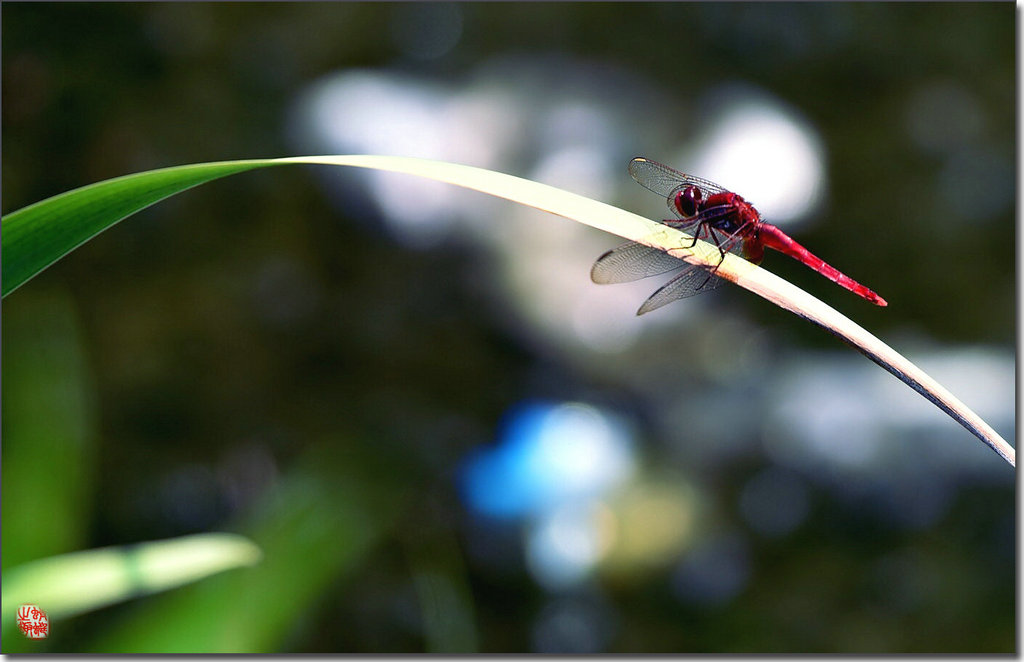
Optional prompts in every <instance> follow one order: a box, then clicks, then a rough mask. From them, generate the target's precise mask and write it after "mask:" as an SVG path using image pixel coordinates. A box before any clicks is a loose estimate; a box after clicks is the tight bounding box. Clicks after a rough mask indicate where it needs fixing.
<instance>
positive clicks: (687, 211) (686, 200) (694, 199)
mask: <svg viewBox="0 0 1024 662" xmlns="http://www.w3.org/2000/svg"><path fill="white" fill-rule="evenodd" d="M703 197H704V196H703V194H702V193H701V192H700V189H699V188H697V187H696V186H687V187H686V188H684V189H683V190H682V191H680V192H679V193H676V208H677V209H678V210H679V213H680V214H682V215H683V216H693V215H694V214H696V213H697V210H698V208H699V207H700V203H701V201H702V199H703Z"/></svg>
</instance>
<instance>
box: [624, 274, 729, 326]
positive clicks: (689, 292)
mask: <svg viewBox="0 0 1024 662" xmlns="http://www.w3.org/2000/svg"><path fill="white" fill-rule="evenodd" d="M713 272H714V269H713V268H710V267H700V266H697V265H693V264H687V269H686V270H684V271H683V272H682V273H680V274H679V275H678V276H676V277H675V278H673V279H672V280H670V281H669V282H667V283H665V284H664V285H663V286H661V287H660V288H659V289H658V290H657V291H655V293H654V294H652V295H651V296H650V297H648V298H647V301H644V304H643V305H642V306H640V309H639V310H637V311H636V314H637V315H643V314H644V313H649V312H651V311H652V310H657V309H658V308H661V307H662V306H664V305H666V304H669V303H672V302H673V301H678V300H679V299H685V298H686V297H692V296H693V295H695V294H702V293H704V292H707V291H709V290H713V289H715V288H716V287H718V286H719V285H721V284H722V279H721V278H719V277H718V276H715V275H714V273H713Z"/></svg>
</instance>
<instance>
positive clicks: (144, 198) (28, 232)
mask: <svg viewBox="0 0 1024 662" xmlns="http://www.w3.org/2000/svg"><path fill="white" fill-rule="evenodd" d="M289 163H292V164H307V165H341V166H354V167H359V168H375V169H380V170H388V171H391V172H400V173H406V174H410V175H416V176H419V177H426V178H429V179H434V180H437V181H442V182H447V183H450V184H455V185H458V186H463V187H465V188H470V189H475V190H477V191H481V192H483V193H489V194H491V195H495V196H498V197H501V198H505V199H507V200H511V201H513V202H518V203H520V204H524V205H528V206H530V207H535V208H537V209H541V210H544V211H548V212H551V213H553V214H557V215H559V216H564V217H566V218H569V219H572V220H575V221H579V222H580V223H585V224H587V225H590V226H592V227H595V228H597V229H600V230H604V231H606V232H610V233H612V234H617V235H619V236H620V237H624V238H626V239H630V240H632V241H637V242H640V243H643V244H647V245H648V246H655V247H657V248H659V249H661V250H664V251H665V252H667V253H670V254H671V255H674V256H676V257H678V258H680V259H682V260H685V261H687V262H690V263H692V264H701V265H705V266H714V265H716V264H718V262H719V259H720V253H719V251H718V249H717V248H715V247H714V246H712V245H710V244H708V243H706V242H700V241H699V242H697V243H696V245H695V246H693V247H692V248H680V247H681V246H689V244H690V242H691V241H692V238H691V237H689V236H688V235H686V234H684V233H682V232H679V231H678V230H674V229H672V228H670V227H668V226H665V225H662V224H660V223H656V222H654V221H651V220H648V219H646V218H643V217H641V216H637V215H636V214H632V213H630V212H627V211H623V210H622V209H618V208H616V207H612V206H611V205H607V204H604V203H602V202H598V201H596V200H591V199H590V198H586V197H583V196H580V195H576V194H574V193H570V192H568V191H563V190H561V189H557V188H555V187H553V186H548V185H546V184H541V183H539V182H534V181H530V180H526V179H522V178H520V177H514V176H512V175H506V174H502V173H498V172H493V171H490V170H484V169H482V168H474V167H472V166H465V165H459V164H455V163H446V162H442V161H431V160H427V159H414V158H408V157H397V156H375V155H349V156H301V157H291V158H284V159H265V160H252V161H228V162H220V163H206V164H198V165H192V166H179V167H177V168H166V169H163V170H154V171H150V172H145V173H140V174H137V175H128V176H127V177H120V178H118V179H112V180H107V181H105V182H99V183H97V184H93V185H91V186H86V187H84V188H80V189H76V190H74V191H70V192H68V193H64V194H62V195H59V196H56V197H53V198H49V199H47V200H44V201H42V202H39V203H36V204H34V205H31V206H29V207H26V208H24V209H22V210H19V211H17V212H14V213H12V214H9V215H7V216H5V217H4V219H3V230H4V243H3V294H4V296H6V295H7V294H8V293H9V292H12V291H13V290H14V289H16V288H17V287H18V286H20V285H22V284H23V283H24V282H25V281H27V280H28V279H30V278H31V277H32V276H34V275H35V274H37V273H39V272H40V271H42V270H43V269H44V268H46V267H47V266H49V265H50V264H52V263H53V262H55V261H56V260H58V259H59V258H60V257H61V256H63V255H65V254H66V253H67V252H69V251H71V250H73V249H74V248H75V247H77V246H79V245H80V244H82V243H84V242H85V241H87V240H88V239H89V238H91V237H93V236H95V235H96V234H99V233H100V232H102V231H103V230H105V229H106V228H108V227H110V226H111V225H113V224H114V223H117V222H118V221H120V220H121V219H123V218H125V217H126V216H128V215H130V214H132V213H134V212H136V211H138V210H140V209H143V208H144V207H146V206H148V205H150V204H153V203H154V202H157V201H158V200H161V199H163V198H166V197H168V196H170V195H173V194H174V193H176V192H178V191H183V190H185V189H187V188H191V187H193V186H196V185H198V184H201V183H203V182H206V181H210V180H212V179H216V178H217V177H223V176H226V175H230V174H234V173H238V172H244V171H246V170H252V169H254V168H261V167H268V166H277V165H284V164H289ZM121 198H124V199H121ZM715 273H716V275H717V276H719V277H720V278H724V279H726V280H729V281H732V282H734V283H736V284H737V285H739V286H740V287H744V288H746V289H748V290H750V291H751V292H754V293H755V294H758V295H760V296H762V297H764V298H766V299H768V300H769V301H772V302H773V303H775V304H776V305H778V306H780V307H782V308H785V309H786V310H789V311H791V312H793V313H796V314H797V315H799V316H801V317H803V318H804V319H807V320H809V321H811V322H814V323H815V324H818V325H820V326H822V327H824V328H825V329H827V330H828V331H829V332H831V333H833V334H834V335H836V336H838V337H839V338H841V339H842V340H844V341H845V342H847V343H849V344H850V345H853V346H854V347H855V348H856V349H857V350H858V351H860V352H862V353H863V354H865V355H866V356H868V358H870V359H871V360H872V361H874V362H875V363H877V364H878V365H880V366H882V367H883V368H885V369H886V370H888V371H889V372H890V373H892V374H893V375H895V376H896V377H897V378H898V379H900V380H901V381H903V382H904V383H906V384H908V385H909V386H910V387H911V388H913V389H914V390H915V391H917V392H918V393H920V394H922V395H923V396H925V397H926V398H927V399H928V400H930V401H931V402H932V403H933V404H935V405H936V406H937V407H939V409H941V410H942V411H944V412H946V414H948V415H949V416H951V417H952V418H953V419H954V420H956V421H957V422H958V423H960V424H961V425H963V426H964V427H965V428H967V429H968V430H969V431H970V432H971V433H972V434H974V435H975V436H977V437H978V438H979V439H981V440H982V441H983V442H984V443H985V444H987V445H988V446H989V447H990V448H992V449H993V450H994V451H995V452H996V453H998V454H999V455H1000V456H1001V457H1002V458H1003V459H1004V460H1006V461H1007V462H1009V463H1010V464H1011V465H1015V462H1016V459H1015V451H1014V449H1013V447H1012V446H1010V445H1009V444H1008V443H1007V442H1006V441H1005V440H1004V439H1003V438H1002V437H1000V436H999V435H998V434H997V433H996V432H995V430H993V429H992V428H991V427H990V426H989V425H988V424H986V423H985V422H984V421H983V420H982V419H981V418H980V417H979V416H978V415H977V414H975V413H974V412H973V411H971V410H970V409H969V408H968V407H967V406H966V405H965V404H964V403H962V402H961V401H960V400H958V399H957V398H956V397H955V396H953V394H952V393H950V392H949V391H948V390H946V389H945V388H943V387H942V386H941V385H940V384H938V383H937V382H935V380H933V379H931V378H930V377H929V376H928V375H927V374H925V372H924V371H922V370H921V369H920V368H918V367H917V366H915V365H914V364H913V363H911V362H910V361H908V360H907V359H906V358H904V357H903V356H902V355H900V354H899V353H898V352H896V351H895V350H893V349H892V348H891V347H889V346H888V345H886V344H885V343H883V342H882V341H881V340H879V339H878V338H875V337H874V336H873V335H871V334H870V333H868V332H867V331H866V330H865V329H863V328H862V327H861V326H859V325H857V324H855V323H854V322H853V321H851V320H850V319H848V318H847V317H845V316H843V315H842V314H840V313H839V312H838V311H836V310H834V309H833V308H831V307H829V306H827V305H826V304H824V303H823V302H821V301H819V300H818V299H816V298H814V297H812V296H811V295H810V294H807V293H806V292H804V291H803V290H801V289H799V288H797V287H796V286H794V285H792V284H791V283H788V282H787V281H784V280H782V279H781V278H779V277H777V276H775V275H774V274H772V273H770V272H768V271H766V270H764V269H762V268H760V267H758V266H756V265H754V264H752V263H750V262H747V261H746V260H743V259H741V258H739V257H736V256H735V255H731V254H729V255H726V256H725V259H724V260H722V261H721V264H718V267H717V271H716V272H715Z"/></svg>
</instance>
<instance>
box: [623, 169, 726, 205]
mask: <svg viewBox="0 0 1024 662" xmlns="http://www.w3.org/2000/svg"><path fill="white" fill-rule="evenodd" d="M629 174H630V175H631V176H632V177H633V179H635V180H636V183H637V184H639V185H640V186H643V187H644V188H645V189H647V190H648V191H652V192H654V193H657V194H658V195H660V196H662V197H664V198H665V199H666V200H667V201H668V208H669V209H670V210H672V212H673V213H678V212H676V208H675V205H674V204H672V203H673V197H674V196H675V193H676V191H678V190H679V189H681V188H682V187H684V186H696V187H697V188H699V189H700V190H701V191H702V192H703V193H704V197H705V198H707V197H708V196H711V195H713V194H715V193H724V192H725V189H724V188H722V187H721V186H719V185H718V184H715V183H714V182H710V181H708V180H706V179H703V178H701V177H694V176H693V175H687V174H686V173H684V172H679V171H678V170H675V169H674V168H670V167H668V166H667V165H664V164H661V163H658V162H657V161H651V160H650V159H645V158H644V157H642V156H638V157H636V158H635V159H633V160H632V161H630V162H629Z"/></svg>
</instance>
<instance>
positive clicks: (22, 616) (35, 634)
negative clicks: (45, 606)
mask: <svg viewBox="0 0 1024 662" xmlns="http://www.w3.org/2000/svg"><path fill="white" fill-rule="evenodd" d="M18 627H19V628H20V629H21V631H22V632H24V633H25V636H26V637H28V638H29V639H45V638H46V635H48V634H50V620H49V619H48V618H46V612H45V611H43V610H42V609H40V608H39V607H38V606H36V605H21V606H20V607H18Z"/></svg>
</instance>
